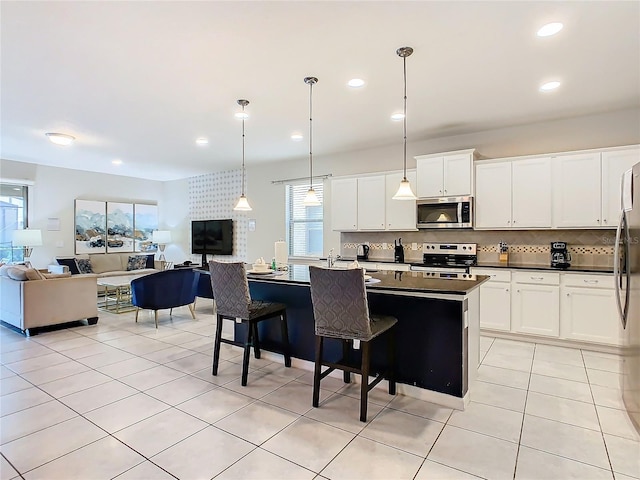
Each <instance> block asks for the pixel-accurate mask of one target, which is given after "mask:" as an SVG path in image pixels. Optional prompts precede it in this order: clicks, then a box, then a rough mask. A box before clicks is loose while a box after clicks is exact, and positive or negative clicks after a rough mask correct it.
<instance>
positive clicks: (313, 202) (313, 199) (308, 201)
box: [302, 77, 322, 207]
mask: <svg viewBox="0 0 640 480" xmlns="http://www.w3.org/2000/svg"><path fill="white" fill-rule="evenodd" d="M304 83H306V84H307V85H309V190H307V195H306V196H305V197H304V200H303V201H302V204H303V205H304V206H305V207H317V206H318V205H322V203H321V202H320V200H318V196H317V195H316V191H315V190H314V189H313V103H312V100H313V86H314V85H315V84H316V83H318V79H317V78H316V77H305V79H304Z"/></svg>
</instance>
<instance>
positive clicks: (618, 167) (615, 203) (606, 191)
mask: <svg viewBox="0 0 640 480" xmlns="http://www.w3.org/2000/svg"><path fill="white" fill-rule="evenodd" d="M638 162H640V149H637V148H635V149H629V150H617V151H614V152H602V226H603V227H612V228H615V227H616V226H617V225H618V218H619V216H620V193H621V192H620V180H621V179H622V174H623V173H624V172H625V171H627V170H629V169H630V168H631V167H633V166H634V165H635V164H636V163H638Z"/></svg>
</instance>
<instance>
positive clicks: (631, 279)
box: [614, 163, 640, 432]
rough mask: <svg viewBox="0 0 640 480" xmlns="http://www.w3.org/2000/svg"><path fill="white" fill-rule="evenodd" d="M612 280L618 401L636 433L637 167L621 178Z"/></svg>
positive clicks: (639, 330)
mask: <svg viewBox="0 0 640 480" xmlns="http://www.w3.org/2000/svg"><path fill="white" fill-rule="evenodd" d="M621 206H622V209H621V210H622V211H621V215H620V223H619V225H618V229H617V231H616V244H615V250H616V251H615V252H614V259H615V261H614V277H615V283H616V297H617V303H618V313H619V316H620V321H621V322H622V327H623V329H624V330H623V338H624V342H623V348H622V362H623V365H622V398H623V399H624V405H625V408H626V410H627V413H628V414H629V417H630V418H631V420H632V422H633V423H634V425H635V427H636V430H638V432H640V163H638V164H636V165H634V167H633V168H632V169H631V170H628V171H627V172H626V173H625V174H624V175H623V177H622V198H621Z"/></svg>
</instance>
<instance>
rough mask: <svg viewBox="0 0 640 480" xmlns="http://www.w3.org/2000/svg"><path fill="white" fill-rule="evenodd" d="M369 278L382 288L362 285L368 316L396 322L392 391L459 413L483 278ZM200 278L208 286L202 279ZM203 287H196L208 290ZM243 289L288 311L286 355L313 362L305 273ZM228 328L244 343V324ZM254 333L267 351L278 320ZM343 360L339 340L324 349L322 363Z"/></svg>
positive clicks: (474, 356) (469, 377)
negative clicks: (288, 351)
mask: <svg viewBox="0 0 640 480" xmlns="http://www.w3.org/2000/svg"><path fill="white" fill-rule="evenodd" d="M301 267H302V268H301ZM305 274H306V275H307V276H306V278H305ZM372 276H373V277H374V278H376V279H378V280H381V281H380V282H379V283H376V284H372V285H368V286H367V296H368V299H369V309H370V311H371V312H372V313H376V314H386V315H393V316H395V317H396V318H398V325H397V326H396V327H395V328H396V342H397V344H396V380H397V382H398V384H399V385H398V392H399V393H405V394H407V395H410V396H415V397H419V398H422V399H424V400H430V401H434V402H438V403H441V404H445V405H447V406H450V407H453V408H459V409H462V408H464V404H465V403H466V401H468V393H469V386H470V384H471V383H472V381H473V379H474V378H475V376H476V372H477V368H478V363H479V343H480V339H479V335H480V328H479V290H478V288H477V287H478V286H479V285H480V284H481V283H483V281H485V280H486V277H481V278H478V279H475V280H473V281H464V282H463V281H452V280H448V279H426V278H423V277H422V273H421V272H404V276H402V277H400V278H399V277H398V275H397V274H394V272H377V273H374V274H372ZM202 277H204V278H203V279H202V280H203V282H204V283H206V279H208V278H207V276H205V275H202ZM452 282H455V283H452ZM204 283H203V284H202V285H201V287H206V285H204ZM249 288H250V291H251V297H252V298H253V299H254V300H269V301H275V302H282V303H284V304H286V305H287V317H288V324H289V340H290V343H291V350H292V351H291V355H292V356H293V357H294V358H297V359H301V360H306V361H307V362H311V363H313V361H314V348H315V334H314V321H313V311H312V305H311V292H310V289H309V285H308V271H307V267H306V266H301V265H295V266H292V269H291V271H290V272H287V273H286V274H284V275H280V276H269V277H266V276H265V277H257V278H252V277H250V278H249ZM234 328H235V331H234V334H235V338H236V339H243V338H246V326H245V325H244V324H242V323H236V324H235V327H234ZM259 331H260V338H261V344H262V340H263V339H264V343H265V345H266V344H268V343H269V342H270V341H273V342H278V341H279V339H280V329H279V324H278V322H277V321H274V322H271V321H265V322H261V323H260V326H259ZM374 342H377V343H380V345H374V347H373V349H372V353H373V357H372V369H373V370H374V371H375V372H378V371H380V370H382V369H383V368H384V365H385V362H386V338H379V339H376V340H374ZM341 353H342V349H341V344H340V342H339V341H331V339H328V341H326V342H325V358H327V359H329V360H334V361H335V360H338V359H339V358H340V356H341ZM403 387H404V388H403Z"/></svg>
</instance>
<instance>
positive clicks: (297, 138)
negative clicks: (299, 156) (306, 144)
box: [291, 133, 304, 142]
mask: <svg viewBox="0 0 640 480" xmlns="http://www.w3.org/2000/svg"><path fill="white" fill-rule="evenodd" d="M303 138H304V136H302V134H301V133H294V134H292V135H291V140H293V141H294V142H299V141H301V140H302V139H303Z"/></svg>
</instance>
